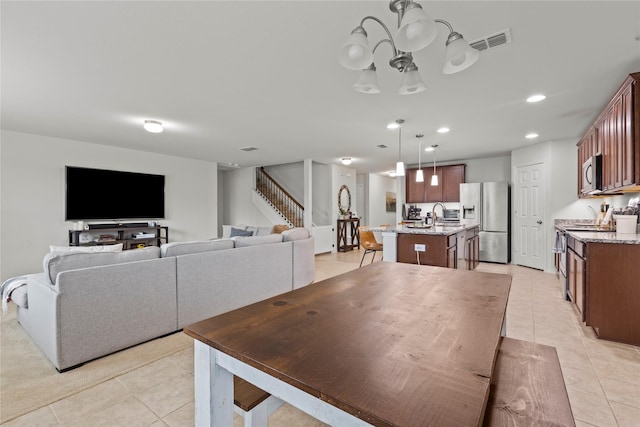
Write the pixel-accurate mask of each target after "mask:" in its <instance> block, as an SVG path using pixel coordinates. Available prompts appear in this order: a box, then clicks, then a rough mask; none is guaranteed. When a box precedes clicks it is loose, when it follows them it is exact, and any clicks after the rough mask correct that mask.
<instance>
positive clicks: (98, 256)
mask: <svg viewBox="0 0 640 427" xmlns="http://www.w3.org/2000/svg"><path fill="white" fill-rule="evenodd" d="M159 257H160V248H159V247H157V246H149V247H146V248H142V249H134V250H129V251H122V252H93V253H83V252H49V253H48V254H47V255H45V257H44V262H43V267H44V273H45V276H46V277H47V278H49V280H50V281H51V283H52V284H53V283H55V282H56V277H57V276H58V273H60V272H62V271H68V270H77V269H80V268H88V267H97V266H100V265H109V264H121V263H123V262H133V261H144V260H148V259H154V258H159Z"/></svg>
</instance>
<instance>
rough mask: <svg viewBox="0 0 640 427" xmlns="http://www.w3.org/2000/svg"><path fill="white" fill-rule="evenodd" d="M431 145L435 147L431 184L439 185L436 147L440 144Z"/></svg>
mask: <svg viewBox="0 0 640 427" xmlns="http://www.w3.org/2000/svg"><path fill="white" fill-rule="evenodd" d="M431 147H433V175H431V186H432V187H437V186H438V175H437V174H436V148H437V147H438V145H437V144H436V145H432V146H431Z"/></svg>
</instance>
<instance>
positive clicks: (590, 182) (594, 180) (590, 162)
mask: <svg viewBox="0 0 640 427" xmlns="http://www.w3.org/2000/svg"><path fill="white" fill-rule="evenodd" d="M601 191H602V154H596V155H595V156H591V157H589V158H588V159H587V161H585V162H584V163H583V164H582V192H583V193H587V194H596V193H599V192H601Z"/></svg>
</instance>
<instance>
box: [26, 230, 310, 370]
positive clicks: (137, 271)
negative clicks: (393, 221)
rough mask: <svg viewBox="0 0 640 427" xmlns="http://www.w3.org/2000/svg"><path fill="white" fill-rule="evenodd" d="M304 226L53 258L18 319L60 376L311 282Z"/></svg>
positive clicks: (32, 281)
mask: <svg viewBox="0 0 640 427" xmlns="http://www.w3.org/2000/svg"><path fill="white" fill-rule="evenodd" d="M314 271H315V268H314V240H313V236H311V235H310V234H309V232H308V230H306V229H304V228H295V229H292V230H288V231H285V232H283V233H282V234H270V235H264V236H251V237H235V238H233V239H220V240H210V241H199V242H177V243H168V244H165V245H162V247H160V248H158V247H148V248H144V249H136V250H130V251H122V252H104V253H77V252H51V253H49V254H47V256H45V259H44V272H43V273H39V274H33V275H30V276H28V278H27V296H28V298H27V304H26V306H23V307H18V313H17V316H18V321H19V322H20V324H21V325H22V326H23V327H24V329H25V330H26V331H27V333H28V334H29V335H30V336H31V338H32V339H33V341H34V342H35V344H36V345H37V346H38V347H39V348H40V349H41V350H42V352H43V353H44V354H45V355H46V356H47V358H48V359H49V360H50V361H51V363H52V364H53V365H54V366H55V367H56V368H57V369H58V370H59V371H64V370H67V369H70V368H73V367H75V366H77V365H80V364H82V363H84V362H87V361H89V360H92V359H95V358H98V357H101V356H104V355H107V354H110V353H113V352H115V351H118V350H122V349H124V348H127V347H130V346H133V345H136V344H139V343H142V342H144V341H148V340H151V339H153V338H157V337H160V336H163V335H167V334H170V333H172V332H175V331H178V330H180V329H182V328H183V327H184V326H186V325H188V324H190V323H194V322H197V321H200V320H203V319H206V318H208V317H212V316H215V315H217V314H221V313H224V312H226V311H229V310H233V309H235V308H238V307H242V306H245V305H248V304H252V303H255V302H258V301H261V300H263V299H266V298H270V297H272V296H275V295H279V294H281V293H284V292H288V291H291V290H293V289H296V288H299V287H302V286H306V285H308V284H310V283H312V282H313V280H314Z"/></svg>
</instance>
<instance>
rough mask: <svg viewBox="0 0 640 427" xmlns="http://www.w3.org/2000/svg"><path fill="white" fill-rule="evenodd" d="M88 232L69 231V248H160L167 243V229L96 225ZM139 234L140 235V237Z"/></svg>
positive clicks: (126, 225) (141, 226)
mask: <svg viewBox="0 0 640 427" xmlns="http://www.w3.org/2000/svg"><path fill="white" fill-rule="evenodd" d="M89 227H90V228H89V229H88V230H69V246H97V245H113V244H118V243H122V249H123V250H127V249H138V248H143V247H146V246H160V245H162V244H163V243H168V242H169V227H166V226H159V225H157V226H149V225H135V224H133V225H132V224H126V223H124V224H113V225H112V226H111V225H110V224H109V225H105V224H97V225H92V226H89ZM139 233H142V234H141V235H140V234H139Z"/></svg>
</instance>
